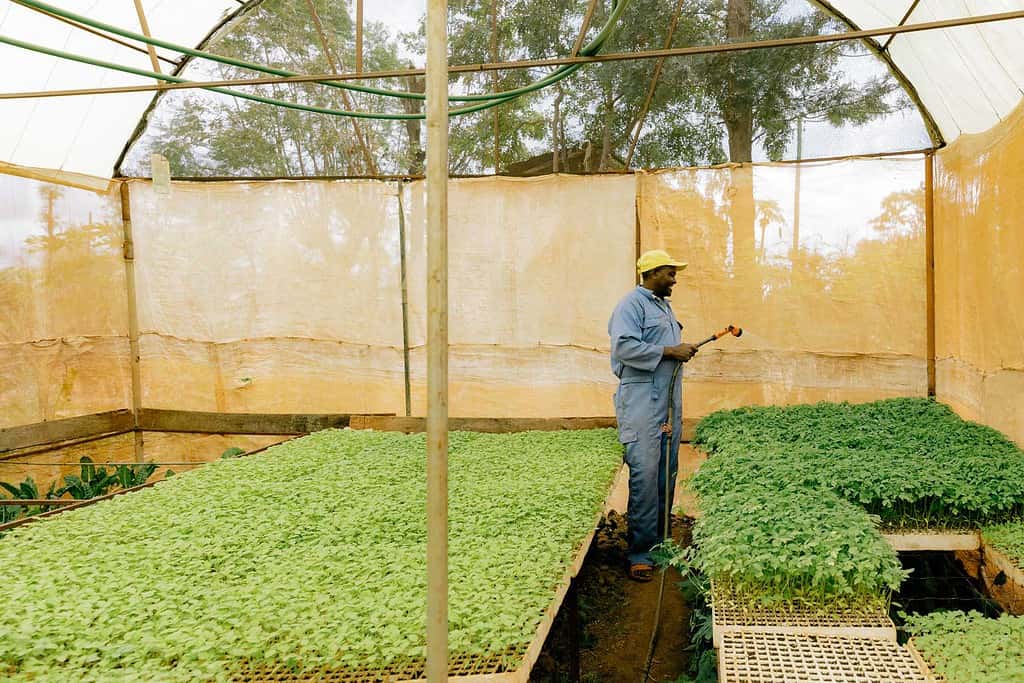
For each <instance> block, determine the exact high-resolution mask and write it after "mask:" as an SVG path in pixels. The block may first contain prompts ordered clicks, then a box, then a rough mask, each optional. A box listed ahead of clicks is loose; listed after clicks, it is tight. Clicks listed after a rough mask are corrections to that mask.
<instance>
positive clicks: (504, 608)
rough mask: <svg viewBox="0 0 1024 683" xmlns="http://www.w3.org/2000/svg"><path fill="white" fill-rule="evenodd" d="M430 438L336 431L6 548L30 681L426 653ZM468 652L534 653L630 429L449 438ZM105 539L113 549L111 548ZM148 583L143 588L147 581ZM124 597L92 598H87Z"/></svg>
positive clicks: (453, 617)
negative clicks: (97, 587)
mask: <svg viewBox="0 0 1024 683" xmlns="http://www.w3.org/2000/svg"><path fill="white" fill-rule="evenodd" d="M425 453H426V439H425V437H424V435H422V434H421V435H408V436H407V435H402V434H397V433H389V432H357V431H351V430H327V431H324V432H319V433H317V434H313V435H310V436H307V437H303V438H301V439H296V440H293V441H289V442H287V443H285V444H280V445H278V446H275V447H273V448H271V449H270V450H269V451H267V452H266V453H265V454H260V455H255V456H252V457H247V458H239V459H228V460H217V461H214V462H212V463H210V464H208V465H205V466H204V467H202V468H199V469H197V470H195V471H192V472H187V473H185V474H181V475H179V476H176V477H174V478H173V479H170V480H167V481H162V482H160V483H158V484H156V485H155V486H153V487H151V488H147V489H144V490H141V491H139V492H137V493H133V494H131V495H128V496H120V497H118V498H115V499H112V500H110V501H107V502H103V503H99V504H97V505H92V506H89V507H86V508H82V509H81V510H75V511H71V512H67V513H64V514H62V515H59V516H58V517H57V518H55V519H54V520H52V521H50V522H48V523H46V524H34V525H28V526H26V527H22V528H19V529H15V530H14V531H12V532H10V535H9V536H8V537H7V538H5V539H4V540H3V541H2V542H0V600H2V601H3V603H4V604H6V605H31V606H32V610H31V611H30V612H26V611H25V610H20V609H8V610H6V611H4V612H3V613H0V671H3V670H4V669H5V667H7V668H9V669H10V671H9V672H8V673H7V675H6V678H5V680H13V681H29V680H31V681H55V682H56V681H61V682H63V681H70V680H76V681H77V680H81V681H85V680H115V679H116V680H119V681H153V680H160V681H194V680H207V681H228V680H231V677H232V675H233V673H234V672H236V671H237V667H238V665H239V663H240V662H241V661H243V660H247V661H249V662H252V663H253V664H256V665H259V664H261V663H266V664H280V665H282V666H283V665H286V664H289V663H290V665H293V666H294V668H296V669H299V670H301V669H308V668H312V667H317V666H321V665H324V666H331V667H358V666H364V667H373V666H384V665H388V664H391V663H397V662H401V661H407V660H410V659H416V658H420V657H422V656H423V654H424V640H423V639H424V619H425V609H426V608H425V605H426V578H425V577H426V565H425V548H426V515H425V508H426V474H425V472H426V467H425ZM449 462H450V470H449V471H450V474H449V495H450V501H449V544H450V545H449V549H450V560H449V571H450V576H451V577H452V580H451V584H450V611H449V619H450V622H449V623H450V627H449V629H450V630H449V638H450V646H451V649H452V652H453V653H494V652H501V651H503V650H505V648H507V647H509V646H512V645H520V644H523V643H526V642H528V641H529V640H530V638H531V637H532V635H533V633H534V632H535V630H536V628H537V626H538V624H539V622H540V620H541V618H542V616H543V613H544V610H545V608H546V606H547V605H548V603H549V602H550V600H551V598H552V596H553V594H554V590H555V587H556V585H557V582H558V581H559V579H560V578H561V576H562V575H563V573H564V571H565V569H566V567H567V565H568V563H569V561H570V560H571V558H572V556H573V553H574V551H575V549H576V548H577V547H578V545H579V543H580V540H581V539H582V538H583V537H584V536H585V535H586V534H587V532H588V531H590V530H591V529H592V528H593V524H594V521H595V516H596V514H597V513H598V511H599V510H600V507H601V501H603V499H604V497H605V496H606V494H607V491H608V486H609V485H610V483H611V480H612V477H613V475H614V473H615V471H616V470H617V469H618V468H619V466H620V465H621V446H620V445H619V443H618V441H617V439H616V438H615V434H614V432H613V431H612V430H592V431H571V432H544V433H540V432H527V433H520V434H501V435H496V434H471V433H459V432H455V433H452V434H451V435H450V451H449ZM98 532H101V533H98ZM140 577H143V578H140ZM98 580H102V582H103V585H109V586H120V587H124V590H116V591H81V590H78V589H79V588H80V587H82V586H89V585H94V584H95V582H96V581H98Z"/></svg>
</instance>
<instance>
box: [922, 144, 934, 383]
mask: <svg viewBox="0 0 1024 683" xmlns="http://www.w3.org/2000/svg"><path fill="white" fill-rule="evenodd" d="M924 244H925V246H924V250H925V307H926V311H927V320H928V333H927V341H926V351H925V355H926V356H927V361H928V395H929V396H935V155H934V154H933V153H931V152H929V153H928V154H926V155H925V157H924Z"/></svg>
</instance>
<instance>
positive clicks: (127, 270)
mask: <svg viewBox="0 0 1024 683" xmlns="http://www.w3.org/2000/svg"><path fill="white" fill-rule="evenodd" d="M121 226H122V229H123V230H124V246H123V251H124V274H125V289H126V291H127V296H128V353H129V356H130V358H129V363H130V364H131V373H132V424H133V429H134V433H135V461H136V462H142V461H143V459H144V455H145V454H144V452H143V443H142V441H143V440H142V430H141V429H139V415H140V414H141V413H142V372H141V370H140V368H139V304H138V297H137V295H136V292H135V240H134V238H133V237H132V205H131V195H130V193H129V191H128V183H126V182H122V183H121Z"/></svg>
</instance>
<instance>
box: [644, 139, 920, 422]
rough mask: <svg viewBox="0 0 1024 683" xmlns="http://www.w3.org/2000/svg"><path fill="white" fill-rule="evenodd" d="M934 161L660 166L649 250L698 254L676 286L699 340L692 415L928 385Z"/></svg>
mask: <svg viewBox="0 0 1024 683" xmlns="http://www.w3.org/2000/svg"><path fill="white" fill-rule="evenodd" d="M923 164H924V161H923V159H921V158H920V157H913V158H903V159H888V160H886V159H870V160H868V159H864V160H847V161H842V162H834V163H826V164H802V165H800V166H797V165H792V164H780V165H755V166H753V167H752V166H749V165H748V166H735V167H726V168H719V169H709V170H678V171H663V172H657V173H649V174H644V175H642V176H640V180H639V190H638V197H639V215H640V227H641V234H642V244H643V248H644V249H651V248H660V247H664V248H667V249H668V250H669V251H670V253H672V254H674V255H678V256H679V257H680V258H682V259H683V260H686V261H688V262H689V264H690V265H689V267H688V268H687V269H686V270H685V271H683V273H682V274H681V276H680V278H679V281H680V283H681V284H680V285H679V286H677V288H676V293H675V294H674V295H673V308H674V309H675V311H676V315H677V316H678V317H679V319H680V321H681V322H683V324H684V325H685V329H684V339H687V340H691V341H696V340H699V339H702V338H704V337H707V336H708V335H709V334H711V333H712V332H715V331H716V330H718V329H721V328H722V327H724V326H725V325H727V324H736V325H739V326H741V327H743V329H744V335H743V336H742V337H741V338H739V339H735V338H732V337H727V338H724V339H722V340H720V341H719V342H717V343H715V344H714V345H711V346H707V347H704V349H703V350H702V351H701V352H700V353H699V354H698V356H697V357H696V358H695V359H694V360H692V361H691V362H690V363H688V364H687V365H686V366H685V370H684V376H685V385H684V387H685V389H684V396H683V407H684V415H686V416H694V417H696V416H702V415H706V414H707V413H709V412H712V411H714V410H717V409H720V408H729V407H736V406H741V405H750V404H787V403H802V402H814V401H823V400H827V401H868V400H874V399H879V398H885V397H891V396H908V395H910V396H913V395H924V394H926V393H927V388H928V385H927V361H926V350H927V348H926V343H927V337H926V334H927V327H926V325H927V321H926V315H927V313H926V308H925V241H924V240H925V224H924V185H923V180H924V176H923V173H924V166H923Z"/></svg>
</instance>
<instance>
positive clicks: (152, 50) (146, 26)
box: [135, 0, 161, 73]
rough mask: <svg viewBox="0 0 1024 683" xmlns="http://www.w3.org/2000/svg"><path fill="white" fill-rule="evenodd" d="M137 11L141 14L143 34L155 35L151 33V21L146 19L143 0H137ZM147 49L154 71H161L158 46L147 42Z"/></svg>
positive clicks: (148, 36)
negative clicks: (157, 52) (157, 53)
mask: <svg viewBox="0 0 1024 683" xmlns="http://www.w3.org/2000/svg"><path fill="white" fill-rule="evenodd" d="M135 13H136V14H138V15H139V26H141V27H142V35H144V36H146V37H147V38H152V37H153V36H151V35H150V33H149V22H148V21H146V11H145V10H144V9H142V0H135ZM146 51H147V52H149V64H150V66H152V67H153V71H154V72H156V73H161V71H160V59H159V58H158V57H157V55H156V48H155V47H153V46H152V45H149V44H147V45H146Z"/></svg>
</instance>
